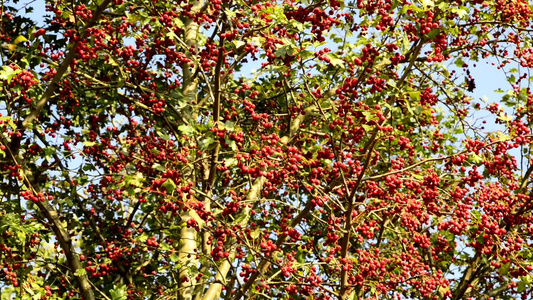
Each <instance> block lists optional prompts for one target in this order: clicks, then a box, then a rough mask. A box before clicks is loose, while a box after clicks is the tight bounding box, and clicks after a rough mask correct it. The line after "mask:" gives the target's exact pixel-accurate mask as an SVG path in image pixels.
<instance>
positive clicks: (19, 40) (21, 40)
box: [15, 35, 28, 45]
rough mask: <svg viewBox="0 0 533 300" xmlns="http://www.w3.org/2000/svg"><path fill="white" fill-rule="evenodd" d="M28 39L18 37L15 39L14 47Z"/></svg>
mask: <svg viewBox="0 0 533 300" xmlns="http://www.w3.org/2000/svg"><path fill="white" fill-rule="evenodd" d="M27 41H28V39H27V38H25V37H24V36H23V35H19V36H18V37H17V38H16V39H15V45H18V44H19V43H24V42H27Z"/></svg>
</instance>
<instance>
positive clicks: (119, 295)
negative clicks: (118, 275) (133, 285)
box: [109, 284, 128, 300]
mask: <svg viewBox="0 0 533 300" xmlns="http://www.w3.org/2000/svg"><path fill="white" fill-rule="evenodd" d="M109 294H110V295H111V299H112V300H126V299H128V294H127V293H126V286H125V285H123V284H120V285H115V286H114V288H113V289H112V290H110V291H109Z"/></svg>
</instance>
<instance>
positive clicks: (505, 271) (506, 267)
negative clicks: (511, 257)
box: [500, 263, 511, 276]
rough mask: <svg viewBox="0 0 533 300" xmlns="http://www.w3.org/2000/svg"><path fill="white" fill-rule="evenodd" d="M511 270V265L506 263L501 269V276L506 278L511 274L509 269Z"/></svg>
mask: <svg viewBox="0 0 533 300" xmlns="http://www.w3.org/2000/svg"><path fill="white" fill-rule="evenodd" d="M510 268H511V263H506V264H504V265H502V266H501V267H500V275H502V276H505V275H507V274H509V269H510Z"/></svg>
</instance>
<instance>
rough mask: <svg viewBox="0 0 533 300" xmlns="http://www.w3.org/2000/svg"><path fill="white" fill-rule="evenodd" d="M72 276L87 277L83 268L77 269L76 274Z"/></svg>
mask: <svg viewBox="0 0 533 300" xmlns="http://www.w3.org/2000/svg"><path fill="white" fill-rule="evenodd" d="M74 275H75V276H77V277H81V276H85V275H87V271H85V269H83V268H81V269H77V270H76V272H74Z"/></svg>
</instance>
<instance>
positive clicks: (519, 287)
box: [516, 281, 526, 293]
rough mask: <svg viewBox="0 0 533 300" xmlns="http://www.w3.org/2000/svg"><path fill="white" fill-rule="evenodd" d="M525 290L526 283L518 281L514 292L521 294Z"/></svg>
mask: <svg viewBox="0 0 533 300" xmlns="http://www.w3.org/2000/svg"><path fill="white" fill-rule="evenodd" d="M525 290H526V283H525V282H523V281H519V282H518V285H517V286H516V291H517V292H519V293H522V292H523V291H525Z"/></svg>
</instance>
